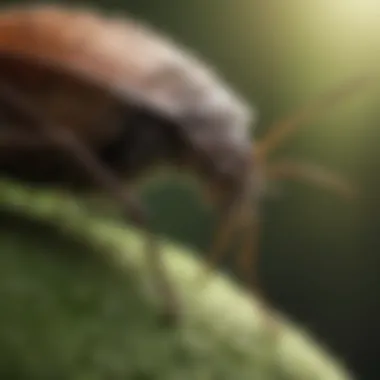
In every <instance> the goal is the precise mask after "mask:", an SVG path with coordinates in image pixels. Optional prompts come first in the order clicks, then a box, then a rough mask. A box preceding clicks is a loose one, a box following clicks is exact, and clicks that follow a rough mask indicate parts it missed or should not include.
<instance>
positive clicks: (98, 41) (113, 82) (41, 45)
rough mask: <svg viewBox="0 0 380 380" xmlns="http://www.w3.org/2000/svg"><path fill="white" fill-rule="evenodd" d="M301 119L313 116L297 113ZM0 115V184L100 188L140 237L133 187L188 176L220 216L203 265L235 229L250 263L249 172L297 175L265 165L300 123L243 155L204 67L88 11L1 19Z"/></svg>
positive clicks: (169, 301) (42, 11) (170, 299)
mask: <svg viewBox="0 0 380 380" xmlns="http://www.w3.org/2000/svg"><path fill="white" fill-rule="evenodd" d="M354 87H355V86H354ZM348 90H349V89H346V90H344V91H343V92H345V91H348ZM340 91H341V90H340ZM340 96H341V94H339V95H338V96H337V98H339V97H340ZM309 111H314V108H313V107H312V108H311V109H310V110H308V112H306V113H300V114H297V115H298V116H302V117H309V116H310V115H309ZM315 111H318V107H317V109H316V110H315ZM0 112H1V114H0V116H1V129H0V145H1V148H0V173H1V174H2V175H4V176H5V175H7V176H12V177H16V178H18V179H22V180H27V181H32V182H38V183H47V184H60V185H64V186H69V187H73V188H75V189H79V188H81V187H83V188H86V187H87V188H93V187H97V188H102V189H103V190H104V191H106V192H108V193H109V194H110V195H112V196H113V198H114V199H116V200H117V201H119V202H120V203H121V204H122V205H123V208H124V210H125V213H126V216H127V217H130V218H131V219H132V220H133V221H134V222H135V223H137V224H138V225H139V226H140V227H142V228H144V229H146V230H148V227H149V225H148V221H147V216H146V215H145V213H144V212H143V210H142V209H141V205H140V203H139V201H138V199H137V198H135V197H134V193H133V191H132V187H131V186H133V184H134V182H135V181H136V179H137V178H138V177H140V176H141V175H142V174H144V173H145V172H146V171H147V169H149V168H154V167H156V166H158V165H159V164H160V163H169V164H171V165H173V166H175V167H181V168H184V169H188V170H191V171H192V172H195V174H196V175H197V176H198V177H199V178H200V179H201V181H202V183H203V184H204V188H205V191H206V192H207V194H208V195H211V201H212V203H213V204H214V206H215V207H216V209H217V210H219V212H220V214H221V215H220V225H219V226H217V234H216V237H215V242H214V245H213V247H212V249H211V251H212V252H211V253H210V257H212V259H213V260H217V259H218V258H219V256H220V253H221V252H222V250H223V249H225V247H226V245H227V243H228V242H229V241H230V238H231V236H232V233H233V232H234V231H236V230H237V229H240V230H243V229H245V230H246V232H245V233H244V244H243V253H242V258H243V259H245V260H246V261H247V260H248V259H249V258H250V257H253V250H254V249H253V246H254V243H255V241H256V238H255V235H254V233H253V232H254V231H255V229H254V227H253V226H254V223H256V222H257V217H256V215H255V212H256V206H257V201H258V199H259V197H260V189H261V177H260V176H259V175H258V173H261V174H262V175H263V176H264V177H265V176H266V175H267V176H269V177H271V176H279V175H292V174H294V173H295V172H294V170H295V169H300V168H299V167H298V168H297V166H296V165H294V164H289V163H288V165H287V166H284V163H283V164H282V165H283V166H282V167H281V166H266V165H265V164H266V162H264V161H265V158H266V156H267V153H268V151H269V150H270V149H272V148H273V147H274V146H276V145H277V144H278V143H279V142H280V141H282V139H283V137H284V136H285V135H286V134H287V133H288V132H290V131H291V130H292V129H294V128H295V127H296V126H298V125H299V124H300V122H301V121H303V120H302V117H301V119H299V120H298V116H297V117H296V118H295V119H294V120H292V119H291V120H289V121H288V122H285V123H282V124H281V125H280V126H279V127H277V128H276V129H275V130H274V134H271V135H269V136H268V137H267V138H266V139H264V140H263V141H261V143H259V144H256V143H255V144H254V148H253V145H252V142H251V136H250V134H251V133H250V132H251V131H250V127H251V125H252V124H253V122H254V115H253V112H252V109H251V107H249V106H248V105H247V104H246V103H245V102H244V101H243V100H242V99H240V98H239V97H238V95H237V94H235V93H234V92H233V90H231V89H230V88H229V87H228V86H227V85H226V84H225V83H224V82H223V80H222V79H221V78H219V76H218V75H217V74H216V73H215V72H214V71H213V70H212V69H211V68H209V67H207V66H206V65H205V64H204V63H202V62H201V61H200V60H198V59H197V58H195V57H194V56H192V55H190V54H188V53H187V52H186V51H185V50H183V49H182V48H180V47H179V46H177V45H176V44H174V43H173V42H171V41H169V39H167V38H165V37H163V36H161V35H160V34H158V33H156V32H155V31H153V30H152V29H150V28H148V27H146V26H144V25H143V24H142V23H139V22H137V21H134V20H132V19H128V18H117V17H105V16H102V15H101V14H99V13H96V12H94V11H89V10H80V9H77V10H75V9H68V8H63V7H58V6H36V7H28V8H27V7H25V8H23V7H20V8H9V9H6V10H3V11H2V12H1V13H0ZM282 134H284V136H283V135H282ZM285 169H287V171H286V170H285ZM305 173H306V174H307V173H309V174H310V171H306V172H305ZM301 174H302V173H301ZM321 178H322V179H325V178H327V177H326V176H322V177H321ZM318 181H319V182H320V179H318ZM148 234H149V237H148V239H147V242H148V245H149V247H147V251H148V252H147V253H148V256H147V257H148V259H149V263H150V264H151V267H152V270H153V271H154V273H155V279H156V280H157V285H158V286H160V289H161V291H162V295H163V298H164V301H165V302H166V305H165V308H166V309H165V310H166V311H168V312H169V313H170V314H176V313H177V307H178V305H177V304H176V297H175V295H174V293H173V292H172V289H171V286H169V283H168V281H167V279H166V277H165V274H164V272H163V271H162V269H160V262H159V257H158V252H157V250H158V248H157V244H156V242H155V240H154V239H153V237H152V235H151V234H150V232H149V231H148ZM247 265H248V264H247V263H245V264H244V266H247Z"/></svg>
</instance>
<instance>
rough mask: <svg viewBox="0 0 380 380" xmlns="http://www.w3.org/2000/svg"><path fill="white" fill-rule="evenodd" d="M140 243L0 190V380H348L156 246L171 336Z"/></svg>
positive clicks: (237, 293) (40, 194) (45, 198)
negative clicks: (174, 301)
mask: <svg viewBox="0 0 380 380" xmlns="http://www.w3.org/2000/svg"><path fill="white" fill-rule="evenodd" d="M141 244H142V239H141V236H140V234H139V232H138V231H135V230H133V229H132V228H129V227H126V226H125V225H123V224H122V223H121V222H120V221H118V220H116V219H112V218H109V217H105V216H102V215H97V214H95V213H94V211H93V210H89V209H88V208H85V207H84V203H83V202H81V201H80V200H79V199H76V198H71V197H69V196H67V195H65V194H60V193H57V192H53V191H47V190H42V189H38V190H37V189H32V188H27V187H24V186H22V185H20V184H18V183H13V182H9V181H5V180H4V181H1V182H0V326H1V328H0V378H1V379H11V378H12V379H28V380H37V379H38V380H44V379H57V380H59V379H62V380H66V379H67V380H69V379H70V380H98V379H99V380H100V379H115V380H118V379H133V380H150V379H162V380H164V379H165V380H172V379H173V380H175V379H181V380H187V379H188V380H190V379H191V380H193V379H195V380H198V379H199V380H214V379H215V380H224V379H226V380H229V379H233V380H245V379H259V380H261V379H263V380H264V379H268V380H293V379H294V380H297V379H300V380H301V379H302V380H349V379H352V378H353V377H352V376H351V374H350V373H349V372H348V371H346V370H345V369H344V367H343V366H342V365H341V364H339V363H338V362H337V361H336V360H335V359H334V358H332V357H331V355H330V354H329V353H326V352H325V351H324V349H322V348H321V347H320V345H319V344H317V343H316V342H315V341H314V340H312V339H311V338H310V337H309V336H308V335H307V334H306V333H305V332H303V331H301V329H300V328H298V327H295V326H293V325H292V324H291V323H290V322H289V321H287V320H286V319H285V318H283V317H282V316H280V315H279V314H277V313H276V318H277V320H278V323H279V324H280V328H279V329H278V330H279V332H278V334H275V335H274V334H273V331H272V330H270V329H268V324H267V323H266V322H265V321H266V319H265V318H264V316H263V313H262V312H261V311H262V310H261V309H260V305H259V303H258V302H256V301H255V300H253V301H252V300H250V299H249V298H248V297H247V295H246V294H244V292H243V291H242V290H241V289H239V288H238V287H237V286H236V285H235V284H233V283H231V282H229V281H228V280H227V279H225V278H223V276H222V275H220V274H217V273H213V274H211V275H210V278H209V279H208V281H207V282H205V283H203V284H202V286H200V282H199V277H198V276H199V273H200V269H201V268H202V262H201V261H198V260H197V259H195V256H194V255H192V253H191V252H189V251H188V250H186V249H185V248H183V247H177V246H175V245H173V244H172V243H170V242H163V244H164V247H165V254H164V260H165V264H166V266H167V272H168V274H169V276H170V279H171V281H173V284H174V285H175V287H176V289H177V291H178V294H179V296H180V299H181V300H182V304H183V309H184V313H185V315H184V317H183V319H182V320H181V322H180V325H179V326H178V327H175V328H169V327H165V326H163V325H162V324H160V323H159V319H158V318H157V310H158V308H159V306H160V299H159V297H158V295H157V294H156V293H155V292H154V286H152V282H151V277H150V276H149V272H148V270H147V267H146V265H145V260H144V256H143V255H142V250H141V249H142V245H141Z"/></svg>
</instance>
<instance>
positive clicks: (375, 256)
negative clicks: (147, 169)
mask: <svg viewBox="0 0 380 380" xmlns="http://www.w3.org/2000/svg"><path fill="white" fill-rule="evenodd" d="M62 2H63V1H61V3H62ZM4 3H5V2H4ZM7 3H16V2H15V1H13V2H9V1H7ZM28 3H31V2H30V1H29V2H28ZM65 3H71V4H85V3H84V2H77V1H66V2H65ZM95 3H97V4H98V5H102V6H103V7H104V8H107V9H116V10H117V9H122V10H123V11H127V12H130V13H131V14H133V15H135V16H137V17H139V18H141V19H144V20H147V21H149V22H150V23H152V24H153V25H155V26H156V27H158V28H159V29H161V30H163V31H164V32H165V33H168V34H169V35H171V36H173V37H175V38H176V39H177V40H178V41H180V42H181V43H182V44H184V45H186V46H189V47H190V48H191V49H192V50H194V51H197V52H198V53H199V54H200V55H201V56H203V57H204V58H205V59H206V60H207V61H208V62H210V63H212V64H214V66H216V67H217V68H218V71H220V72H221V73H222V74H223V75H224V77H225V78H226V79H227V80H228V81H229V82H230V83H231V84H232V85H233V87H234V88H236V89H237V90H238V91H239V92H240V93H241V94H242V95H244V96H245V97H246V98H247V99H248V101H249V102H250V103H251V104H252V105H253V107H255V108H256V109H257V111H258V113H259V123H258V125H257V126H255V129H254V130H253V136H252V138H260V136H262V135H264V134H265V132H266V130H267V127H268V125H269V124H270V123H271V122H273V121H275V120H278V119H280V118H281V117H284V116H286V115H287V114H288V113H290V112H291V111H293V110H295V109H296V108H298V107H300V106H302V105H303V104H305V103H307V102H308V101H310V100H312V99H313V98H315V97H317V96H318V95H319V94H321V93H323V92H324V91H326V90H329V89H331V88H334V87H335V86H337V85H339V84H341V83H343V82H345V81H347V80H349V79H350V78H352V77H354V76H356V75H361V74H366V73H368V72H374V73H376V74H377V73H379V74H380V65H379V63H380V39H379V38H380V37H379V36H380V1H378V0H315V1H304V0H299V1H296V0H284V1H273V0H265V1H264V0H234V1H232V0H230V1H227V0H156V1H154V0H150V1H148V0H103V1H99V0H98V1H93V2H87V4H88V5H91V4H95ZM375 81H376V80H375ZM374 87H375V88H372V89H371V90H364V91H360V93H357V94H355V95H354V96H351V97H350V98H348V99H347V100H345V101H344V102H342V103H341V105H339V106H337V107H334V109H333V110H329V111H328V112H326V113H325V114H323V115H321V116H320V117H319V118H318V119H316V120H314V121H313V122H311V123H309V124H308V125H306V126H305V128H302V129H301V130H300V132H298V133H297V134H296V135H295V136H294V138H292V139H291V140H289V142H288V143H287V144H285V146H284V147H283V148H282V149H281V151H278V154H281V155H287V156H290V157H296V158H300V159H303V160H305V161H308V162H309V161H310V162H316V163H320V164H322V165H325V166H327V167H329V168H330V169H333V170H336V171H338V172H339V173H341V174H342V175H344V176H345V177H347V178H348V179H350V180H352V181H353V182H354V183H355V184H357V185H358V186H360V188H361V190H362V191H361V198H360V199H359V200H357V201H355V202H352V203H349V202H347V201H344V200H343V199H341V198H339V197H337V196H336V195H334V194H331V193H329V192H326V191H322V190H320V189H318V188H316V187H313V186H310V185H304V184H299V183H282V184H281V186H280V187H279V188H278V190H279V194H278V196H276V197H274V198H272V199H268V200H267V201H266V202H265V203H264V204H263V211H264V212H263V224H264V232H263V235H262V238H261V257H260V262H259V268H258V269H257V270H258V271H259V273H260V276H261V278H262V283H263V287H264V289H265V291H266V293H267V294H268V296H269V298H270V300H271V301H272V303H273V304H274V305H275V306H276V307H277V308H278V309H280V310H283V311H285V312H286V313H287V314H288V315H290V316H291V317H292V318H293V319H295V320H296V321H299V322H301V323H302V324H304V325H306V326H307V327H308V328H309V329H311V330H312V331H313V333H314V334H315V335H317V336H318V337H319V338H321V339H322V340H323V341H324V342H326V344H327V345H329V346H330V347H332V348H333V349H334V350H335V352H337V353H338V354H339V355H340V356H341V357H343V358H344V359H345V360H346V361H347V362H348V363H350V365H351V366H352V367H353V369H354V370H355V371H356V373H357V374H358V375H360V378H362V379H378V378H379V376H380V364H379V362H378V361H377V359H378V352H380V327H379V320H380V307H379V303H380V302H379V298H380V237H379V232H378V230H379V227H380V213H379V211H380V196H379V193H380V192H379V190H380V182H379V180H378V179H377V176H378V172H379V170H380V128H379V125H378V124H379V123H380V108H379V107H380V82H379V85H377V83H375V86H374ZM198 195H199V194H198V193H197V192H196V191H194V189H193V188H192V187H190V186H188V184H187V183H186V182H183V181H179V180H177V179H171V180H168V181H161V182H156V183H155V184H153V185H152V186H150V187H147V188H146V189H145V190H144V197H145V199H146V201H147V202H148V204H149V206H150V209H151V212H152V214H153V216H154V218H155V219H154V221H155V229H156V231H158V232H160V233H161V234H164V235H166V236H168V237H170V238H172V239H174V240H176V241H179V242H182V243H184V244H186V245H189V246H191V247H195V248H199V249H200V250H205V249H206V248H207V247H208V244H209V243H210V239H211V232H212V227H213V221H214V220H213V218H212V215H211V213H210V212H209V211H208V210H206V209H205V208H204V206H203V205H202V204H201V202H200V200H199V198H198ZM233 265H234V258H233V257H232V256H231V257H230V258H229V259H228V260H227V261H226V262H225V263H224V267H225V269H227V270H229V271H230V273H232V274H235V275H238V273H236V271H234V269H233ZM252 270H254V269H253V268H252Z"/></svg>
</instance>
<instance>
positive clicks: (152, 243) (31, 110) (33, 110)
mask: <svg viewBox="0 0 380 380" xmlns="http://www.w3.org/2000/svg"><path fill="white" fill-rule="evenodd" d="M0 100H1V102H2V103H3V104H6V105H7V106H8V107H10V108H12V109H14V110H16V111H18V112H19V113H21V114H23V116H24V117H25V118H26V119H28V121H29V123H30V124H29V123H28V125H27V127H29V128H33V130H34V131H35V132H36V133H37V134H38V135H39V136H41V138H42V139H44V140H50V142H51V144H52V146H54V147H56V148H57V149H59V150H61V151H62V152H64V153H67V154H68V156H69V157H70V158H71V159H72V160H73V161H75V163H76V164H77V165H78V166H79V167H81V168H82V169H83V170H84V171H85V172H86V173H87V174H88V176H89V177H90V178H91V179H92V180H93V181H94V182H95V183H96V184H97V186H99V187H100V188H103V189H104V190H105V191H106V192H108V193H109V194H110V195H111V196H112V197H113V198H114V199H115V200H117V201H118V202H120V203H121V204H122V206H123V209H124V211H125V216H126V217H129V218H131V219H132V221H133V222H134V223H135V224H136V225H138V226H139V227H141V228H142V229H143V230H144V231H145V234H146V251H147V252H146V256H147V260H148V264H149V266H150V268H151V271H152V275H153V276H154V277H153V278H154V281H155V282H156V285H157V287H158V290H159V292H160V294H162V296H163V298H164V302H165V306H164V317H167V318H169V319H170V320H172V319H173V318H174V319H175V318H176V317H177V314H178V305H177V302H176V301H177V300H176V297H175V295H174V292H173V291H172V288H171V286H170V284H169V282H168V280H167V278H166V275H165V272H164V270H163V268H162V267H161V261H160V257H159V247H158V241H157V239H156V238H155V237H154V235H153V233H152V232H151V231H150V228H149V223H148V218H147V215H146V214H145V212H144V210H143V209H142V206H141V204H140V202H139V200H138V199H136V198H134V196H133V195H132V193H131V192H130V191H128V189H126V188H125V186H122V184H121V182H120V181H119V180H118V178H117V177H116V176H114V175H113V173H112V172H111V171H110V170H109V169H108V168H107V167H105V166H104V165H103V164H102V163H101V162H100V161H99V160H97V158H96V156H95V155H94V154H93V153H92V152H91V150H90V149H88V148H87V147H86V145H85V144H83V143H81V141H80V140H79V139H78V138H76V136H75V134H74V133H73V132H71V131H70V130H69V129H68V128H65V127H64V126H60V125H57V124H56V123H55V122H54V121H51V120H49V119H48V118H47V117H46V116H45V115H44V113H43V112H39V111H38V108H37V107H35V106H34V105H33V103H32V102H31V101H30V99H26V98H25V97H24V96H23V95H22V94H20V93H19V92H18V91H16V90H15V89H14V88H12V87H11V86H7V85H6V84H4V83H2V84H1V86H0Z"/></svg>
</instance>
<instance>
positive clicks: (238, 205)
mask: <svg viewBox="0 0 380 380" xmlns="http://www.w3.org/2000/svg"><path fill="white" fill-rule="evenodd" d="M370 79H371V78H369V77H360V78H355V79H354V80H352V81H350V82H348V83H345V84H344V85H343V86H340V87H338V88H336V89H334V90H333V91H330V92H328V93H325V94H322V95H321V96H320V97H319V98H318V99H317V100H316V101H313V102H311V103H309V104H307V105H306V106H305V107H303V108H302V109H298V110H296V111H295V112H294V113H293V114H291V115H290V116H288V117H287V118H285V119H284V118H282V119H281V120H279V121H278V122H275V123H274V124H273V125H272V127H270V130H269V132H268V133H267V134H266V135H265V136H264V137H263V138H262V139H261V140H259V141H258V142H255V143H254V144H253V154H252V159H253V167H254V171H255V173H254V174H253V176H254V177H255V180H256V181H253V185H252V186H251V189H250V190H251V193H250V194H244V195H243V194H241V196H240V197H239V199H238V200H237V201H236V202H235V203H234V204H231V205H229V207H228V208H227V210H228V212H226V211H224V212H222V215H221V216H220V219H219V225H218V226H217V229H216V233H215V237H214V240H213V244H212V247H211V250H210V254H209V256H208V268H214V267H216V265H217V264H218V261H219V259H220V258H221V256H222V252H223V251H224V250H226V248H228V246H229V244H230V243H231V238H232V235H233V233H234V232H236V231H239V232H242V233H243V236H242V239H241V240H240V242H241V249H240V254H239V255H238V256H237V259H238V264H239V265H238V266H239V271H240V273H241V274H242V275H243V277H244V282H245V283H246V285H247V287H248V288H249V290H252V291H254V292H255V293H256V295H259V296H261V297H260V298H261V299H264V297H263V295H262V290H261V289H260V286H259V278H258V274H257V272H256V270H257V261H258V255H259V245H260V232H261V223H260V220H261V217H260V206H261V203H262V200H263V197H264V196H265V183H266V182H267V181H269V180H272V179H298V180H303V181H308V182H311V183H313V184H315V185H319V186H321V187H323V188H327V189H330V190H333V191H335V192H337V193H338V194H340V195H341V196H343V197H345V198H347V199H353V198H354V197H355V196H356V195H357V193H358V192H357V190H356V189H355V188H354V186H353V185H352V184H350V183H349V182H348V181H346V180H345V179H343V178H341V177H340V176H339V175H338V174H336V173H333V172H331V171H329V170H327V169H324V168H322V167H319V166H318V165H311V164H306V163H303V162H296V161H293V160H290V159H282V160H278V161H275V162H274V163H271V162H270V163H268V157H269V156H270V154H271V153H272V152H273V151H274V150H276V149H277V148H278V147H279V146H280V145H281V144H283V143H284V142H285V141H286V139H287V138H289V137H290V136H291V135H292V134H294V133H295V132H296V131H297V130H298V129H299V128H300V127H302V126H303V125H304V123H306V122H310V121H311V120H313V119H314V118H316V117H318V116H320V115H321V114H322V113H324V112H325V111H326V110H327V109H328V108H330V107H332V106H333V105H336V104H338V103H339V102H340V101H342V100H343V99H344V98H345V97H346V96H348V95H350V94H353V93H355V92H356V91H357V90H359V89H360V88H361V87H363V86H364V85H366V84H368V83H371V80H370ZM263 189H264V190H263Z"/></svg>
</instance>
